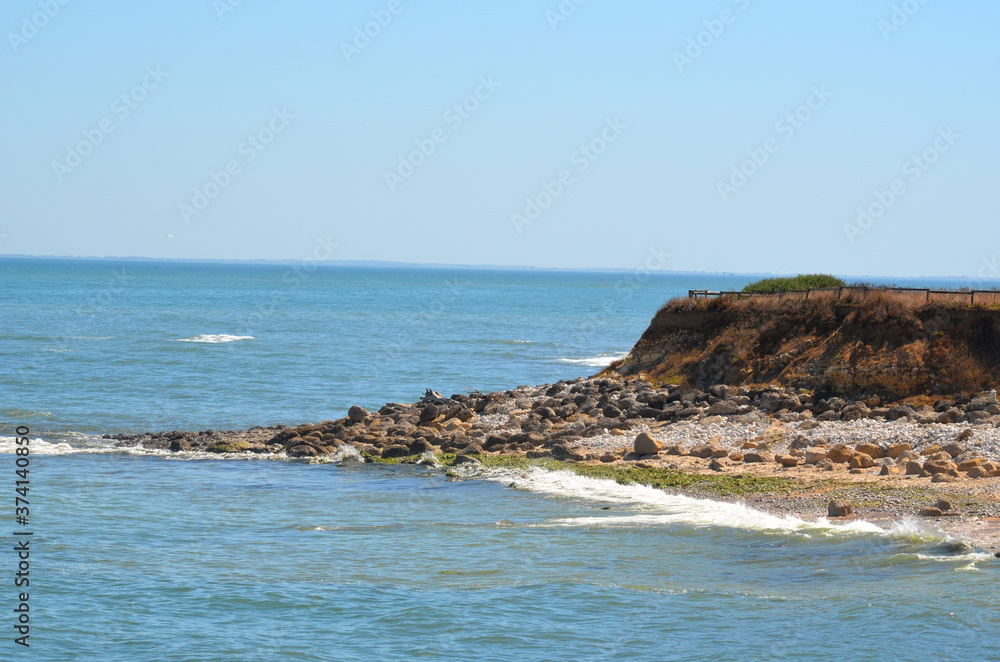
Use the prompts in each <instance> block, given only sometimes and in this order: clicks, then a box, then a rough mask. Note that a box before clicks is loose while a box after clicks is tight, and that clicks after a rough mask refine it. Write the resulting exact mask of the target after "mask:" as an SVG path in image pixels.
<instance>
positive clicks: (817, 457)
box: [806, 446, 826, 464]
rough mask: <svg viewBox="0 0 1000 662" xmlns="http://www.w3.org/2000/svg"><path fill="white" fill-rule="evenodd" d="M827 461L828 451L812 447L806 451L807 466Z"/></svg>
mask: <svg viewBox="0 0 1000 662" xmlns="http://www.w3.org/2000/svg"><path fill="white" fill-rule="evenodd" d="M825 459H826V449H825V448H817V447H815V446H810V447H809V448H807V449H806V464H817V463H819V462H821V461H822V460H825Z"/></svg>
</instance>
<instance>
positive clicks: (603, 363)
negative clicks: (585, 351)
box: [556, 352, 628, 368]
mask: <svg viewBox="0 0 1000 662" xmlns="http://www.w3.org/2000/svg"><path fill="white" fill-rule="evenodd" d="M626 356H628V352H622V353H620V354H613V355H611V356H608V355H606V354H605V355H602V356H591V357H589V358H585V359H556V362H557V363H572V364H575V365H585V366H591V367H594V368H606V367H608V366H609V365H611V364H612V363H614V362H615V361H617V360H619V359H623V358H625V357H626Z"/></svg>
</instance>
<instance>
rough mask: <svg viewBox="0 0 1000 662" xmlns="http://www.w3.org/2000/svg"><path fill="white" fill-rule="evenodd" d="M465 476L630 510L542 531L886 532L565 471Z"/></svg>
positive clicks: (557, 522) (557, 523)
mask: <svg viewBox="0 0 1000 662" xmlns="http://www.w3.org/2000/svg"><path fill="white" fill-rule="evenodd" d="M466 472H467V473H466V476H467V477H469V478H478V479H484V480H489V481H492V482H497V483H501V484H504V485H510V484H511V483H514V484H515V485H516V486H517V487H519V488H523V489H528V490H531V491H533V492H538V493H541V494H547V495H551V496H558V497H568V498H572V499H579V500H583V501H590V502H595V503H600V504H604V505H607V504H616V505H624V506H627V507H629V509H630V510H631V512H630V513H629V514H623V515H619V516H606V515H605V516H600V517H587V516H583V517H567V518H560V519H554V520H549V521H547V522H544V523H540V524H536V525H535V526H541V527H585V528H595V527H596V528H617V527H636V526H656V525H664V524H686V525H689V526H704V527H728V528H737V529H745V530H750V531H761V532H775V533H797V534H800V535H803V536H805V537H812V536H814V535H824V536H832V535H843V534H859V533H860V534H881V535H888V533H889V532H888V531H887V530H885V529H882V528H881V527H879V526H878V525H876V524H873V523H872V522H866V521H864V520H854V521H851V522H830V521H829V520H827V519H825V518H821V519H819V520H816V521H809V520H804V519H801V518H798V517H794V516H791V515H786V516H778V515H772V514H770V513H766V512H764V511H761V510H756V509H754V508H751V507H749V506H746V505H743V504H739V503H729V502H725V501H713V500H711V499H696V498H693V497H688V496H683V495H677V494H668V493H667V492H664V491H663V490H659V489H656V488H652V487H648V486H645V485H621V484H619V483H617V482H615V481H613V480H607V479H601V478H588V477H586V476H579V475H577V474H574V473H572V472H569V471H550V470H546V469H541V468H537V467H533V468H530V469H527V470H512V469H486V470H483V469H478V470H477V469H467V470H466Z"/></svg>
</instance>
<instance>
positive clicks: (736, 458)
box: [729, 451, 743, 462]
mask: <svg viewBox="0 0 1000 662" xmlns="http://www.w3.org/2000/svg"><path fill="white" fill-rule="evenodd" d="M729 459H730V460H732V461H733V462H742V461H743V453H741V452H739V451H733V452H732V453H730V454H729Z"/></svg>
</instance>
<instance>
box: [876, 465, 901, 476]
mask: <svg viewBox="0 0 1000 662" xmlns="http://www.w3.org/2000/svg"><path fill="white" fill-rule="evenodd" d="M901 473H903V470H902V469H900V468H899V467H891V466H889V465H888V464H883V465H882V468H881V469H879V472H878V475H879V476H895V475H897V474H901Z"/></svg>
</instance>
